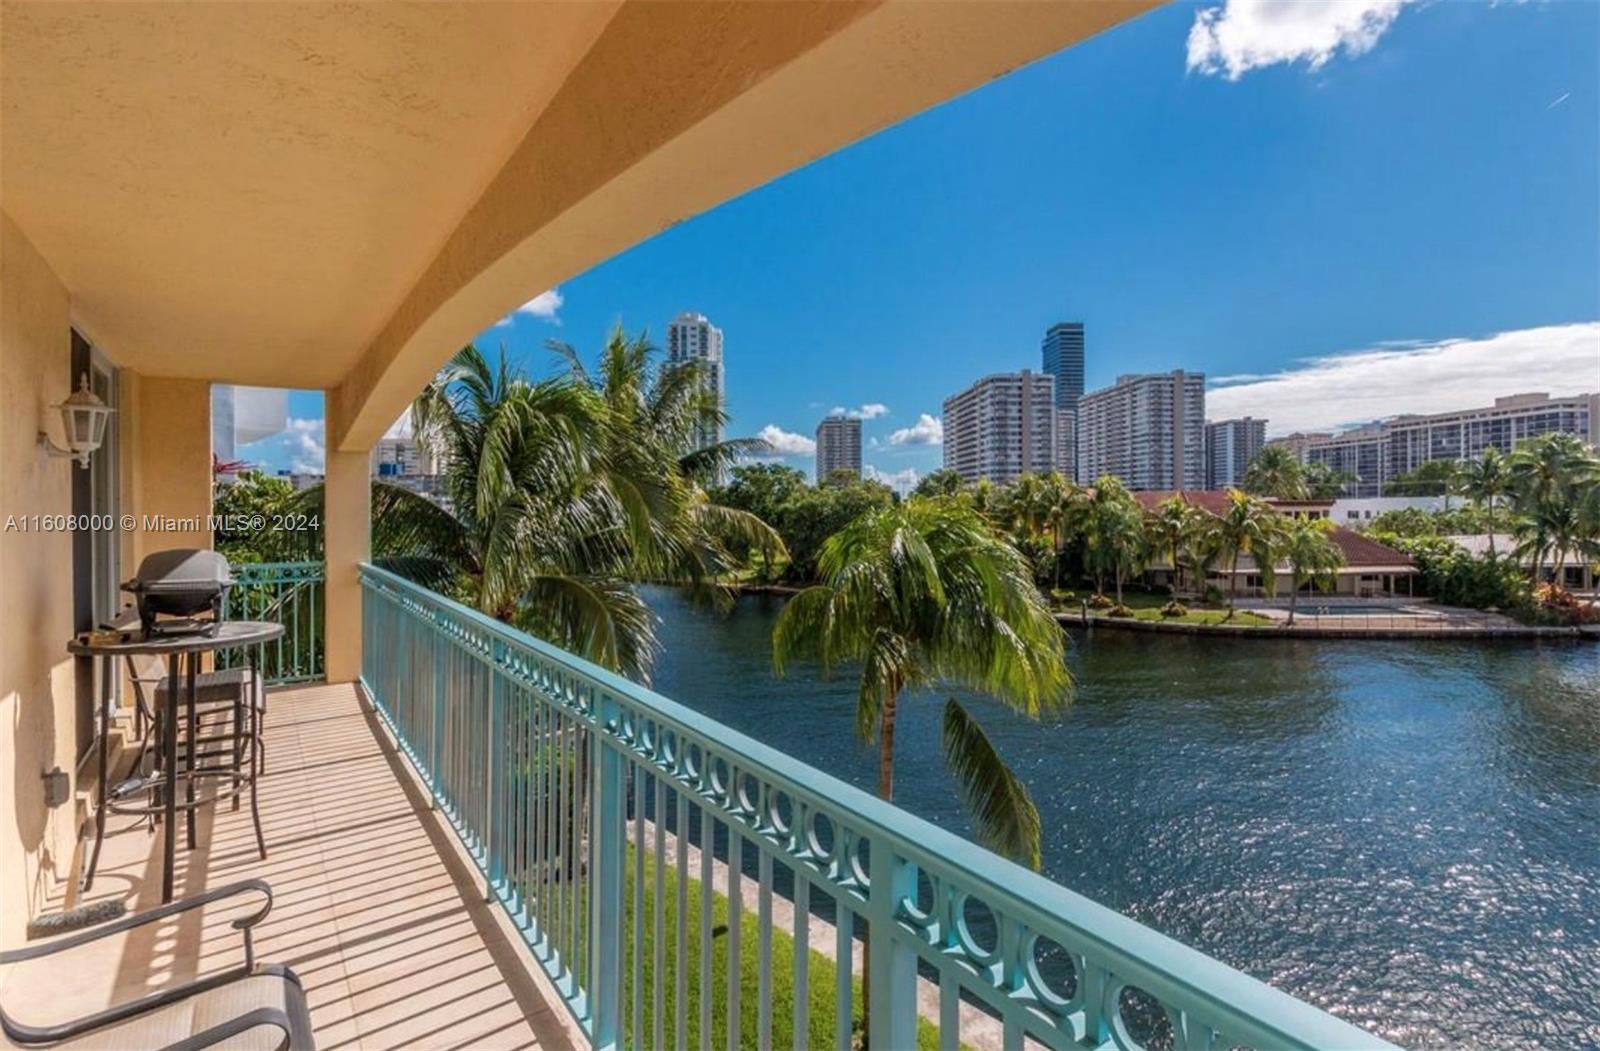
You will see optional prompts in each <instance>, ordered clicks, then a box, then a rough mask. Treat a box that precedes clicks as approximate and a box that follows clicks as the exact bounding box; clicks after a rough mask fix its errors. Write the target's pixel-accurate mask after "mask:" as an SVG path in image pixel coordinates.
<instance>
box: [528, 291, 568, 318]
mask: <svg viewBox="0 0 1600 1051" xmlns="http://www.w3.org/2000/svg"><path fill="white" fill-rule="evenodd" d="M565 302H566V299H565V298H564V297H563V296H562V295H561V290H560V289H559V288H552V289H550V290H549V291H548V292H540V293H539V294H538V295H536V296H534V297H533V298H532V299H530V300H528V301H527V302H526V303H524V304H522V305H521V306H520V307H518V308H517V313H519V314H532V315H533V316H534V317H538V318H544V319H545V320H546V321H557V322H559V321H560V318H558V317H556V312H557V311H559V310H560V309H561V304H563V303H565Z"/></svg>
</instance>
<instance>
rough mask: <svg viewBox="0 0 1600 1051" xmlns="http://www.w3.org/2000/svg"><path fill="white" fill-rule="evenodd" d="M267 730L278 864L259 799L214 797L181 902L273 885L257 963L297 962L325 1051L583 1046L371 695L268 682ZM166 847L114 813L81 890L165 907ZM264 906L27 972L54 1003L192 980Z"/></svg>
mask: <svg viewBox="0 0 1600 1051" xmlns="http://www.w3.org/2000/svg"><path fill="white" fill-rule="evenodd" d="M266 740H267V776H266V777H265V778H264V779H263V780H262V784H261V812H262V823H263V827H264V829H265V832H266V838H267V850H268V857H267V860H265V861H262V860H260V858H259V855H258V854H257V852H256V848H255V841H254V835H253V833H252V831H251V824H250V811H249V807H248V805H247V804H246V805H242V806H241V807H240V809H238V810H237V811H235V810H232V809H231V808H230V806H229V804H228V803H226V802H224V803H221V804H219V805H214V806H210V807H205V808H203V809H202V810H201V811H200V815H201V824H200V829H199V831H200V836H199V844H200V845H199V846H198V847H197V848H196V849H195V850H193V851H188V850H186V849H185V848H184V840H183V839H182V838H181V828H180V838H179V845H178V870H177V896H178V897H182V896H183V895H185V894H192V893H194V892H196V891H198V890H201V889H204V888H208V887H217V886H221V885H223V884H225V883H229V882H231V881H234V880H239V879H244V878H248V877H260V878H263V879H265V880H267V881H268V882H269V883H270V884H271V885H272V889H273V892H274V896H275V899H276V900H275V904H274V906H273V909H272V913H271V915H270V916H268V917H267V919H266V920H265V921H264V922H263V923H262V924H261V925H260V926H259V927H258V928H257V932H258V939H257V958H258V959H259V960H261V961H264V962H266V961H270V962H276V963H283V964H287V965H289V966H290V967H292V968H294V970H295V971H296V972H298V974H299V975H300V977H301V979H302V980H303V982H304V983H305V987H306V993H307V999H308V1000H309V1002H310V1006H311V1014H312V1020H313V1022H314V1024H315V1027H316V1037H317V1046H318V1047H319V1048H321V1049H323V1051H333V1049H341V1051H349V1049H357V1048H400V1047H406V1048H430V1049H432V1048H441V1049H442V1048H474V1049H476V1048H531V1047H541V1048H558V1047H569V1046H571V1043H572V1041H571V1031H570V1030H569V1029H568V1028H567V1027H566V1024H565V1009H564V1008H562V1007H561V1006H560V1005H559V1004H555V1005H552V1004H551V1003H550V1002H549V1001H547V1000H546V999H545V998H544V996H543V995H542V993H541V991H540V986H539V985H538V984H536V982H535V980H534V979H532V978H530V977H529V974H528V971H527V970H526V969H525V968H524V967H523V965H522V962H521V961H522V959H523V958H522V957H520V956H519V954H520V953H521V952H522V949H521V946H520V945H517V944H514V943H513V942H512V941H511V939H510V938H508V937H507V933H506V929H505V928H504V927H502V926H501V922H502V921H500V920H499V919H498V917H497V916H496V915H494V914H493V913H492V912H491V911H490V906H488V905H486V904H484V902H483V886H482V883H481V880H479V879H477V878H475V872H474V871H471V870H469V869H468V868H467V866H466V864H465V862H464V861H463V860H462V858H461V856H460V855H459V854H458V853H457V852H456V850H455V848H454V846H453V840H452V838H451V836H452V833H451V832H450V831H449V830H448V829H447V828H446V827H444V826H443V824H442V823H441V822H440V820H439V819H438V818H437V816H436V815H435V814H434V813H432V812H430V811H429V810H428V804H427V797H426V795H425V794H424V793H422V792H420V791H419V790H418V789H417V786H416V785H415V783H414V782H413V781H412V780H411V778H410V777H409V776H408V775H407V773H406V771H405V769H404V767H403V765H402V761H401V760H400V759H399V757H398V756H397V755H396V754H395V753H394V750H393V748H392V746H391V744H390V742H389V740H388V738H387V737H386V736H385V735H384V734H383V733H382V731H381V729H380V727H379V723H378V721H377V718H376V716H375V715H373V714H372V712H371V710H370V709H369V708H368V707H367V706H366V705H365V704H364V702H363V701H361V699H360V698H359V694H358V691H357V689H356V688H355V687H353V686H349V685H340V686H321V685H318V686H311V687H305V688H298V689H290V690H279V691H274V692H272V693H270V694H269V695H268V714H267V734H266ZM181 820H182V819H181V817H180V822H181ZM159 845H160V838H159V836H158V835H155V834H152V833H150V832H149V831H147V829H146V828H145V826H144V825H143V824H142V823H141V821H140V820H139V819H137V818H134V817H113V818H112V819H111V821H110V824H109V826H108V835H107V839H106V845H105V852H104V855H103V856H102V859H101V865H100V872H99V874H98V875H97V876H96V879H95V883H94V887H93V889H92V890H91V891H90V892H89V894H88V895H86V896H85V898H84V900H85V901H94V900H100V899H105V898H113V897H120V898H124V899H126V900H127V901H128V904H129V907H130V909H131V910H134V911H137V910H140V909H144V908H148V907H150V906H152V905H155V904H157V903H158V902H159V900H160V853H159ZM257 901H258V899H256V898H254V897H252V898H250V899H244V900H243V901H242V902H241V905H239V906H235V907H233V908H231V909H227V910H223V909H221V908H220V907H214V908H212V909H208V910H206V911H205V914H204V915H203V916H195V917H194V918H192V919H186V920H183V921H173V922H170V923H166V924H160V925H156V926H154V927H152V928H146V929H145V930H144V931H142V932H136V933H135V935H133V936H131V937H129V938H128V939H126V940H125V941H122V942H119V943H117V944H114V945H110V946H107V947H104V948H97V949H94V950H88V949H84V950H78V951H75V952H72V953H68V954H65V957H66V958H67V959H72V960H73V961H74V962H73V964H72V971H71V972H70V974H71V981H70V982H68V983H64V982H62V981H61V980H60V978H55V979H52V978H50V977H49V976H45V975H30V976H27V977H26V978H25V979H24V980H25V982H26V985H27V986H28V987H35V986H36V987H38V988H40V989H41V990H44V991H43V992H41V993H40V994H39V995H40V996H41V997H48V999H41V1000H40V1001H39V1002H40V1003H45V1002H48V1003H51V1004H54V1005H56V1006H57V1007H59V1008H64V1009H69V1008H70V1006H71V1005H69V1004H68V1000H69V998H70V1000H71V1001H73V1002H74V1003H76V1002H77V1001H80V1000H81V1001H82V1003H81V1006H83V1007H85V1008H90V1009H92V1008H93V1007H95V1006H99V1004H98V1003H97V1001H101V1000H103V998H104V997H105V995H106V994H107V990H109V989H113V988H115V989H116V990H118V991H119V993H120V994H122V995H126V994H127V992H128V991H131V990H139V991H143V990H147V989H150V988H154V987H157V986H159V985H161V984H163V983H165V982H168V981H182V980H186V979H188V978H190V977H192V976H193V975H194V974H196V973H204V972H206V971H208V970H210V969H212V968H214V967H220V966H227V965H229V964H231V963H233V962H235V961H236V960H237V959H238V955H237V953H238V949H237V946H238V945H239V937H238V935H237V934H236V933H234V932H232V931H231V930H229V929H228V927H227V921H228V920H229V919H230V918H232V917H233V916H236V915H238V914H240V912H242V911H243V910H244V908H248V907H253V906H252V905H251V904H250V903H253V902H257ZM91 957H92V958H91ZM64 986H70V992H69V993H68V994H67V995H63V994H62V990H63V988H64ZM19 995H25V994H19V988H18V986H17V984H16V982H15V981H14V982H13V987H12V988H11V989H10V990H8V992H7V1004H8V1006H11V1007H22V1006H24V1005H25V1004H26V1003H27V1001H26V1000H20V1001H19V1000H18V999H17V997H18V996H19ZM557 1012H560V1014H559V1015H558V1014H557ZM19 1013H21V1012H19ZM52 1013H53V1012H52ZM27 1014H29V1015H30V1016H31V1015H32V1014H33V1012H32V1011H31V1010H30V1011H28V1012H27Z"/></svg>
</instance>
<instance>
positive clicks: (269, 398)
mask: <svg viewBox="0 0 1600 1051" xmlns="http://www.w3.org/2000/svg"><path fill="white" fill-rule="evenodd" d="M288 426H289V392H288V391H286V390H280V389H278V388H276V387H236V386H232V385H231V384H227V383H214V384H212V385H211V454H212V456H214V457H216V459H217V460H218V461H219V462H221V463H228V462H229V461H232V460H237V459H238V457H239V446H241V445H249V444H250V443H251V442H258V441H261V440H262V439H263V438H270V437H272V436H273V435H274V434H277V433H279V432H281V431H282V430H283V429H284V428H286V427H288Z"/></svg>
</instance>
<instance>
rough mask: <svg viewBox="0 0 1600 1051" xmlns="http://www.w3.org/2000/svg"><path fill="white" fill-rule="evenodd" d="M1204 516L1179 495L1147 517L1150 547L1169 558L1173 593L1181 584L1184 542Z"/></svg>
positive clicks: (1168, 500) (1164, 501)
mask: <svg viewBox="0 0 1600 1051" xmlns="http://www.w3.org/2000/svg"><path fill="white" fill-rule="evenodd" d="M1204 514H1205V512H1203V511H1201V510H1200V509H1199V508H1197V507H1195V506H1194V505H1193V504H1190V503H1188V502H1186V501H1185V500H1184V499H1183V498H1182V497H1181V496H1169V497H1168V498H1167V499H1165V500H1163V501H1161V503H1160V504H1159V505H1158V506H1157V507H1156V509H1155V511H1154V512H1153V513H1152V514H1151V515H1150V516H1149V518H1148V525H1149V529H1150V534H1151V536H1150V539H1151V545H1152V546H1153V547H1155V548H1157V549H1159V550H1160V551H1161V553H1162V554H1164V555H1166V556H1167V558H1168V559H1169V561H1170V564H1171V566H1172V580H1173V588H1174V590H1176V589H1177V588H1178V587H1179V586H1181V585H1182V583H1183V553H1184V542H1185V541H1186V540H1187V539H1188V538H1189V537H1190V536H1191V535H1192V534H1193V533H1194V531H1195V529H1196V528H1197V524H1198V521H1199V519H1200V518H1201V517H1202V516H1203V515H1204Z"/></svg>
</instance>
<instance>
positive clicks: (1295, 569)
mask: <svg viewBox="0 0 1600 1051" xmlns="http://www.w3.org/2000/svg"><path fill="white" fill-rule="evenodd" d="M1282 532H1283V535H1282V537H1281V538H1280V544H1279V549H1278V551H1277V552H1276V554H1277V555H1278V557H1279V558H1280V559H1282V560H1283V561H1285V562H1287V563H1288V564H1289V583H1290V585H1291V586H1290V590H1289V624H1290V625H1291V626H1292V625H1293V624H1294V610H1295V603H1296V601H1297V599H1298V598H1299V595H1300V589H1301V588H1303V587H1305V586H1306V585H1307V584H1310V585H1312V586H1314V587H1317V588H1320V589H1322V590H1324V591H1326V590H1328V589H1329V588H1331V587H1333V585H1334V582H1335V581H1336V580H1337V579H1338V577H1337V575H1336V572H1337V570H1338V569H1339V567H1340V566H1342V565H1344V552H1342V551H1340V550H1339V545H1337V544H1335V543H1334V542H1333V539H1332V534H1333V523H1332V522H1330V521H1329V520H1328V519H1326V518H1297V519H1294V520H1292V521H1290V522H1288V523H1287V524H1286V525H1285V526H1284V529H1283V531H1282ZM1266 572H1267V573H1270V574H1275V573H1276V572H1277V568H1276V563H1274V565H1273V567H1272V568H1271V569H1268V570H1266Z"/></svg>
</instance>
